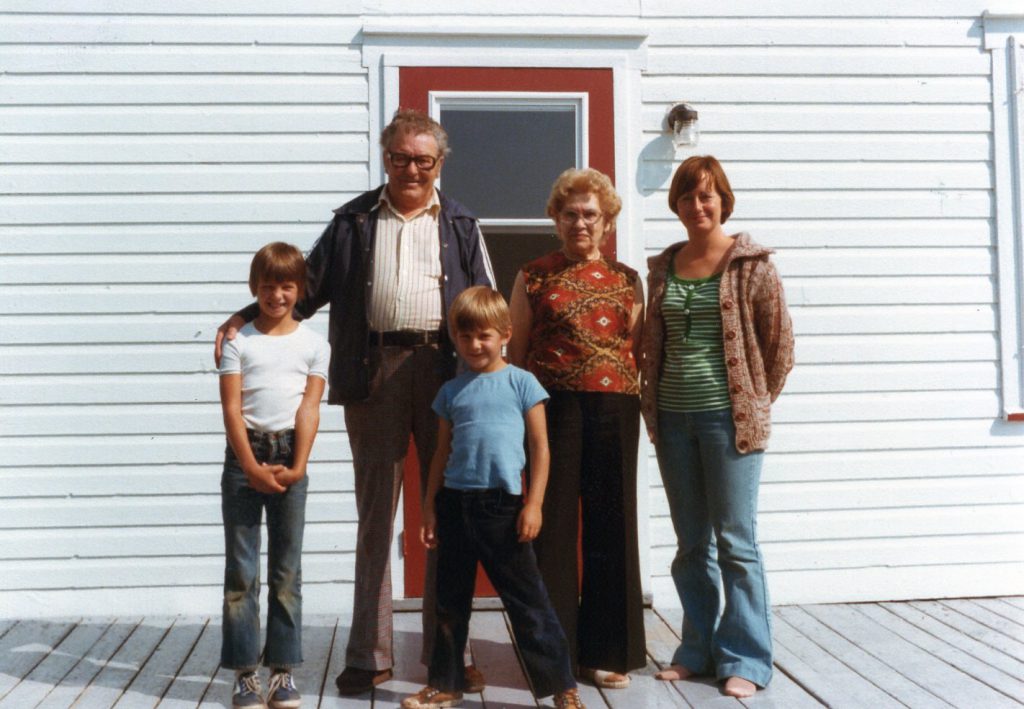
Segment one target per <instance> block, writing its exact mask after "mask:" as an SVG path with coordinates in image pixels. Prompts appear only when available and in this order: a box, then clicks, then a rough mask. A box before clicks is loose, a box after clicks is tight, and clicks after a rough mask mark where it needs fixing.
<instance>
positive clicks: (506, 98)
mask: <svg viewBox="0 0 1024 709" xmlns="http://www.w3.org/2000/svg"><path fill="white" fill-rule="evenodd" d="M453 107H459V108H474V109H482V110H497V109H501V110H506V111H526V110H531V111H535V110H538V109H540V110H549V111H558V110H564V109H566V108H570V109H572V111H573V114H574V118H575V123H576V155H575V156H574V159H575V161H576V165H575V167H587V166H589V165H590V162H589V160H590V145H589V143H590V129H589V121H588V120H587V116H589V115H590V97H589V95H588V94H587V93H585V92H524V91H430V92H429V93H428V111H429V114H430V117H431V118H433V119H434V120H435V121H438V122H440V120H441V111H442V110H443V109H445V108H453ZM443 181H444V173H442V174H441V177H439V178H438V181H437V184H438V187H440V188H441V189H444V187H443V184H444V183H443ZM480 224H481V225H482V226H484V227H488V226H493V227H499V228H502V229H504V228H509V229H510V230H512V231H517V230H520V229H530V230H534V229H538V228H544V227H550V226H551V220H550V219H548V218H547V217H541V218H537V219H512V218H490V219H481V220H480Z"/></svg>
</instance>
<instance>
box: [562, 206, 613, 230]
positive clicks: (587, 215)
mask: <svg viewBox="0 0 1024 709" xmlns="http://www.w3.org/2000/svg"><path fill="white" fill-rule="evenodd" d="M602 216H603V215H602V214H601V212H595V211H590V210H588V211H586V212H573V211H571V210H569V211H565V212H560V213H559V215H558V221H560V222H562V224H565V225H566V226H572V225H573V224H575V223H576V222H577V221H579V220H580V219H582V220H583V223H584V224H586V225H587V226H594V225H595V224H597V220H598V219H600V218H601V217H602Z"/></svg>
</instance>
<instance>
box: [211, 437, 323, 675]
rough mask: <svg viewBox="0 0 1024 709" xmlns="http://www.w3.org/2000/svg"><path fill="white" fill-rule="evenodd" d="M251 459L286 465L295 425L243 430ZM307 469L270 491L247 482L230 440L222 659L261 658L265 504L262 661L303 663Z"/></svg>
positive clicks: (244, 662) (224, 502)
mask: <svg viewBox="0 0 1024 709" xmlns="http://www.w3.org/2000/svg"><path fill="white" fill-rule="evenodd" d="M249 444H250V445H251V446H252V452H253V454H254V455H255V456H256V460H258V461H260V462H262V463H268V464H277V463H279V464H282V465H287V466H290V465H292V447H293V446H294V444H295V432H294V431H292V430H289V431H281V432H279V433H270V434H267V433H261V432H258V431H252V430H250V431H249ZM308 480H309V478H308V477H303V478H302V480H300V481H299V482H297V483H295V484H294V485H292V486H291V487H289V488H288V489H287V490H286V491H285V492H283V493H280V494H275V495H268V494H266V493H262V492H258V491H256V490H254V489H253V488H251V487H250V486H249V481H248V479H247V478H246V477H245V473H244V472H242V468H241V465H239V463H238V459H237V458H236V457H235V454H234V451H232V450H231V446H228V448H227V451H226V452H225V460H224V474H223V476H222V478H221V511H222V513H223V516H224V560H225V564H224V638H223V644H222V645H221V664H222V665H223V666H224V667H226V668H228V669H233V670H253V669H256V667H257V666H258V664H259V658H260V648H259V642H260V602H259V595H260V527H261V523H262V517H263V510H264V509H266V511H267V576H268V580H267V586H268V587H269V592H268V602H267V641H266V646H265V648H264V656H263V664H264V665H266V666H269V667H281V668H290V667H294V666H296V665H298V664H301V663H302V531H303V527H304V526H305V521H306V489H307V487H308V486H309V482H308Z"/></svg>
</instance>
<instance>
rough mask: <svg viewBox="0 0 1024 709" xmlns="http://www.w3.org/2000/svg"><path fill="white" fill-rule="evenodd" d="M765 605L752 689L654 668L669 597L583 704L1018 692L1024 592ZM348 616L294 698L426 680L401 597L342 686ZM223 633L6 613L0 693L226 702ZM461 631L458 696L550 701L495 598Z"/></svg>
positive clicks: (674, 639) (39, 702) (31, 698)
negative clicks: (612, 679)
mask: <svg viewBox="0 0 1024 709" xmlns="http://www.w3.org/2000/svg"><path fill="white" fill-rule="evenodd" d="M775 615H776V623H775V648H776V654H775V660H776V662H775V664H776V670H775V676H774V678H773V681H772V684H771V686H770V687H769V688H768V689H766V690H764V691H761V692H758V693H757V694H756V695H755V696H754V697H752V698H751V699H747V700H743V701H742V702H740V701H737V700H735V699H732V698H730V697H725V696H723V695H722V693H721V689H720V686H719V685H718V684H717V683H716V682H714V681H713V680H712V679H710V678H703V679H700V680H696V681H693V680H690V681H685V682H662V681H659V680H656V679H654V676H653V675H654V673H655V672H656V671H657V670H658V669H659V668H660V667H663V666H665V665H667V664H668V663H670V662H671V658H672V653H673V652H674V651H675V648H676V646H677V644H678V642H679V637H678V633H679V630H680V627H681V621H682V614H681V612H680V611H679V610H678V609H659V610H657V611H653V610H651V611H647V612H646V613H645V618H644V621H645V628H646V633H647V653H648V657H649V662H648V665H647V667H646V668H644V669H642V670H639V671H636V672H633V673H631V675H632V678H633V679H632V683H631V684H630V687H629V688H628V689H625V690H601V691H599V690H597V689H596V688H594V687H592V686H589V685H585V684H584V685H582V686H581V691H582V694H583V695H584V697H585V701H586V702H587V706H588V707H590V708H591V709H603V708H606V707H607V708H610V709H627V707H628V708H629V709H633V708H634V707H642V708H645V709H646V708H647V707H656V708H659V709H661V708H664V709H670V708H675V707H680V708H682V707H696V708H699V709H717V708H718V707H734V708H736V709H739V708H740V707H741V706H743V707H747V708H748V709H768V708H770V707H778V708H779V709H804V708H805V707H806V708H807V709H810V708H811V707H820V706H822V705H824V706H829V707H837V708H839V709H845V708H846V707H849V708H851V709H853V708H857V709H859V708H860V707H872V709H876V708H877V709H885V708H886V707H899V706H910V707H916V706H920V707H928V709H932V707H942V706H954V707H970V708H971V709H973V708H974V707H978V706H984V707H986V709H987V708H988V707H994V708H998V707H1011V706H1022V703H1021V699H1020V698H1021V697H1022V696H1024V660H1022V659H1021V657H1020V654H1021V650H1022V648H1020V647H1018V646H1019V645H1022V644H1024V643H1021V641H1020V640H1018V639H1017V637H1014V636H1015V635H1018V633H1019V631H1020V630H1021V629H1022V628H1024V626H1022V625H1021V623H1020V622H1019V621H1020V620H1021V619H1022V618H1024V604H1022V603H1021V602H1020V600H1019V599H1018V598H1016V597H1011V598H994V599H977V600H970V601H968V600H953V601H940V602H933V601H919V602H914V603H882V604H853V605H841V604H834V605H824V606H802V607H797V606H790V607H782V608H778V609H776V613H775ZM349 624H350V619H349V617H347V616H341V617H335V616H317V617H309V618H307V619H306V625H305V628H304V633H303V639H304V642H303V645H304V655H305V662H304V664H303V665H302V666H301V668H297V670H296V672H295V675H296V682H297V684H298V686H299V689H300V691H301V692H302V693H303V697H304V701H303V706H305V707H310V708H313V709H318V708H319V709H355V707H364V708H365V707H370V708H371V709H392V708H396V707H398V706H399V703H400V702H401V700H402V699H403V698H404V697H405V696H407V695H408V694H412V693H413V692H415V691H418V690H419V688H420V687H421V686H423V684H425V683H426V669H425V668H424V667H423V666H422V665H421V664H420V663H419V654H420V644H421V637H420V618H419V614H418V613H412V612H404V613H396V614H395V655H396V660H395V678H394V679H392V680H391V681H389V682H386V683H384V684H382V685H381V686H380V687H378V688H376V689H375V690H374V691H373V692H367V693H366V694H363V695H361V696H357V697H339V696H338V694H337V691H336V690H335V688H334V677H335V676H336V675H337V674H338V673H339V672H340V671H341V670H342V668H343V667H344V663H345V657H344V656H345V645H346V642H347V640H348V633H349ZM1018 637H1019V635H1018ZM220 639H221V627H220V624H219V619H217V618H214V619H210V618H178V619H172V618H167V619H159V618H154V619H146V620H145V621H140V620H139V619H122V620H119V621H112V620H110V619H102V618H93V619H88V620H85V621H81V622H72V621H39V620H23V621H14V620H7V621H0V687H3V690H2V691H3V693H4V694H3V696H2V697H0V709H24V708H26V707H35V706H38V707H40V708H41V709H66V708H67V707H71V706H72V705H73V706H74V707H75V708H76V709H78V708H79V707H84V708H85V709H108V707H113V706H117V707H119V709H123V708H125V707H127V708H128V709H134V707H153V706H155V705H157V704H158V705H159V707H160V708H161V709H191V708H192V707H209V708H211V709H212V708H217V709H224V708H225V707H229V706H230V703H231V690H232V687H231V684H232V678H233V673H232V672H230V671H228V670H223V669H220V668H219V657H220ZM470 644H471V650H472V653H473V659H474V662H475V663H476V664H477V665H478V666H479V667H480V669H481V670H482V671H483V672H484V673H485V676H486V677H487V680H488V687H487V688H486V689H485V691H484V692H483V693H482V694H479V695H467V696H466V699H465V701H464V702H463V705H462V706H464V707H467V708H469V709H492V708H497V707H511V708H514V709H533V708H535V707H537V706H541V707H550V706H551V700H550V699H545V700H543V701H541V702H539V703H538V702H536V701H535V700H534V698H533V695H532V693H531V692H530V689H529V684H528V682H527V679H526V676H525V674H524V673H523V670H522V668H521V667H520V665H519V661H518V657H517V655H516V652H515V647H514V644H513V642H512V639H511V637H510V633H509V630H508V623H507V618H506V617H505V616H504V614H503V613H501V612H500V611H477V612H476V613H474V615H473V620H472V622H471V625H470ZM263 676H264V678H265V676H266V672H265V671H264V672H263Z"/></svg>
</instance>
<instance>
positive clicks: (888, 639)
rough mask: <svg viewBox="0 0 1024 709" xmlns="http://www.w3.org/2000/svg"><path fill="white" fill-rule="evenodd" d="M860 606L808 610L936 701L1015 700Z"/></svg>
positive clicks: (1000, 703)
mask: <svg viewBox="0 0 1024 709" xmlns="http://www.w3.org/2000/svg"><path fill="white" fill-rule="evenodd" d="M858 608H859V606H857V605H825V606H814V607H812V608H809V609H808V613H810V614H811V615H813V616H814V617H815V618H817V619H818V620H819V621H821V622H822V623H824V624H825V625H827V626H828V627H830V628H832V629H833V630H835V631H836V632H838V633H840V634H841V635H842V636H843V637H844V638H847V639H848V640H850V641H851V642H853V643H854V644H856V645H857V646H858V647H860V648H861V649H862V650H864V651H865V652H867V653H869V654H870V655H871V656H872V657H874V658H876V659H878V660H880V661H881V662H884V663H885V664H887V665H888V666H889V667H892V668H893V669H895V670H897V671H898V672H899V673H900V674H901V675H902V676H904V677H906V678H908V679H909V680H910V681H911V682H914V683H915V684H916V685H918V686H919V687H921V689H923V690H925V691H927V692H928V693H930V694H932V695H933V696H934V697H935V700H934V701H938V702H943V701H944V702H947V703H948V704H951V705H952V706H956V707H960V706H964V707H966V706H984V707H991V708H992V709H997V708H998V707H1010V706H1013V705H1014V704H1015V703H1011V702H1008V701H1007V699H1008V698H1007V697H1006V696H1005V695H1003V694H1001V693H999V692H996V691H995V690H993V689H990V688H989V687H988V686H987V685H985V684H983V683H982V682H979V681H978V680H976V679H975V678H973V677H971V676H970V675H968V674H966V673H964V672H962V671H960V670H959V669H958V668H957V667H956V666H954V665H951V664H948V663H946V662H945V661H944V660H942V659H941V658H937V657H935V656H934V655H933V654H931V653H929V652H927V651H925V650H923V649H921V648H920V647H918V646H917V645H914V644H913V643H911V642H910V641H909V640H907V639H906V638H905V637H903V636H901V635H899V634H897V633H895V632H894V631H893V630H892V629H890V628H889V627H887V626H885V625H883V624H881V623H878V622H876V621H874V620H873V619H871V618H870V616H868V615H866V614H864V613H861V612H860V611H859V610H858ZM897 696H899V695H897Z"/></svg>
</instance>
